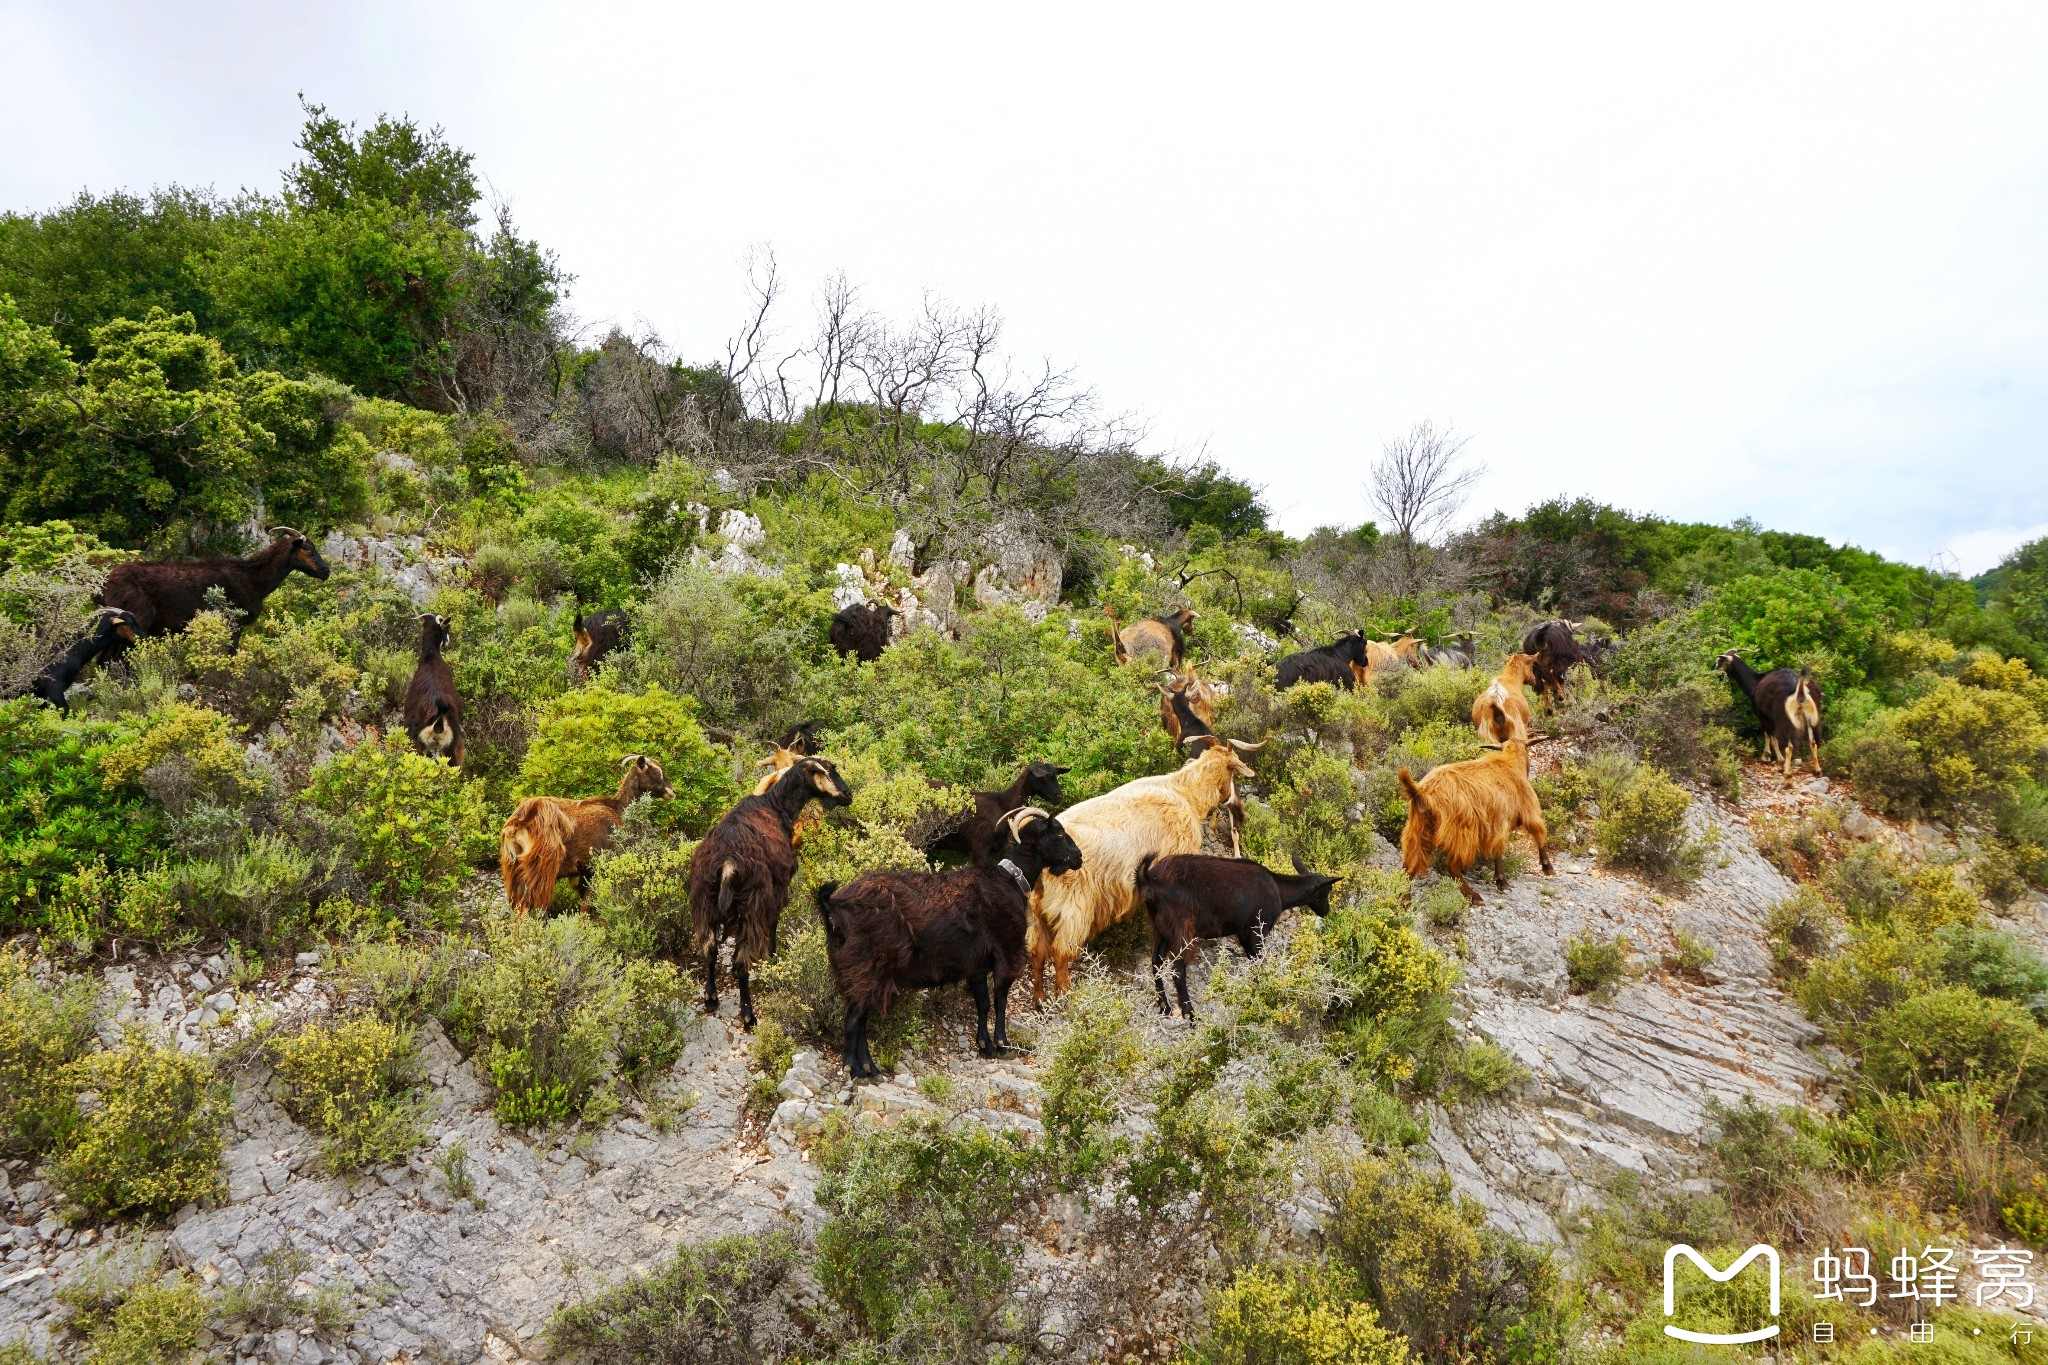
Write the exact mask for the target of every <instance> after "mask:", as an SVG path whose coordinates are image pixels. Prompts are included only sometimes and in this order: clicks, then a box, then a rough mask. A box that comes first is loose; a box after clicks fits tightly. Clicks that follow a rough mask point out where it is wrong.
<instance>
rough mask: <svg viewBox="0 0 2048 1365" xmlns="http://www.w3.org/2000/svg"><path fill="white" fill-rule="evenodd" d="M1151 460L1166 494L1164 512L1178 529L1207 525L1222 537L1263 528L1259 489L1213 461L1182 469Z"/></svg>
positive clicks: (1248, 532) (1265, 510)
mask: <svg viewBox="0 0 2048 1365" xmlns="http://www.w3.org/2000/svg"><path fill="white" fill-rule="evenodd" d="M1151 463H1152V464H1153V466H1154V468H1155V470H1156V471H1157V477H1158V478H1159V479H1160V482H1161V485H1162V487H1163V489H1164V491H1165V494H1166V514H1167V516H1168V517H1169V518H1171V519H1172V521H1173V524H1174V525H1175V526H1177V527H1179V528H1180V529H1181V530H1183V531H1187V530H1192V529H1193V528H1195V527H1197V526H1209V527H1214V528H1215V529H1216V530H1218V531H1220V532H1222V533H1223V534H1224V535H1225V536H1242V535H1250V534H1252V533H1253V532H1256V531H1263V530H1265V529H1266V518H1267V516H1268V515H1270V514H1269V512H1268V511H1267V509H1266V507H1265V506H1264V505H1263V504H1262V503H1261V502H1260V501H1259V490H1258V489H1257V488H1254V487H1253V486H1252V485H1250V484H1248V483H1246V482H1244V481H1243V480H1242V479H1235V478H1232V477H1231V476H1230V475H1228V474H1226V473H1224V472H1223V468H1222V466H1221V465H1219V464H1217V463H1216V462H1215V461H1214V460H1204V461H1202V462H1201V463H1199V464H1196V465H1192V466H1190V467H1188V468H1184V469H1174V468H1171V467H1169V466H1167V465H1165V464H1163V463H1161V462H1159V461H1152V462H1151Z"/></svg>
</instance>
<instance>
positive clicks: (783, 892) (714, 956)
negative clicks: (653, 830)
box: [689, 758, 853, 1029]
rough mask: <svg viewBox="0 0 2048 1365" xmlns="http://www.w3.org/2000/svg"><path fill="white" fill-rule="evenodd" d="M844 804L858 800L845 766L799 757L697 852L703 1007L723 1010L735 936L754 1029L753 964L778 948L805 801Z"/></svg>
mask: <svg viewBox="0 0 2048 1365" xmlns="http://www.w3.org/2000/svg"><path fill="white" fill-rule="evenodd" d="M813 800H815V801H818V802H820V803H821V804H823V805H827V806H843V805H845V804H847V803H848V802H849V801H851V800H853V793H852V792H850V791H848V790H847V787H846V783H845V782H844V781H842V780H841V779H840V776H839V770H838V769H837V768H835V767H833V766H832V765H831V764H830V763H829V762H827V761H826V760H824V759H822V758H805V759H800V760H798V761H797V762H796V763H795V764H794V765H792V766H791V767H790V768H789V769H788V770H787V771H786V772H784V773H783V774H782V775H781V776H780V777H778V778H776V779H775V782H774V785H772V786H771V787H769V788H768V790H767V791H766V792H763V793H762V794H761V795H759V796H747V797H742V798H741V799H740V803H739V804H738V805H737V806H734V807H733V808H732V809H731V810H729V811H727V812H726V813H725V817H724V818H723V819H721V820H720V821H719V822H718V823H717V824H715V825H713V826H712V827H711V832H710V833H708V834H706V835H705V836H704V837H703V839H701V840H700V841H698V844H697V847H696V849H695V850H694V851H693V852H692V853H691V854H690V878H689V888H690V933H691V941H692V943H693V944H694V946H695V948H696V951H698V952H700V953H702V954H704V1010H705V1012H706V1013H707V1014H716V1013H717V1012H718V945H719V944H721V943H723V942H724V941H725V940H726V939H727V938H730V939H732V941H733V945H732V976H733V980H734V981H736V982H737V983H738V984H739V988H740V1023H741V1025H742V1026H744V1027H746V1028H749V1029H751V1028H753V1027H754V997H753V990H752V987H751V986H750V984H749V983H748V980H747V967H748V965H749V964H750V963H753V962H758V961H760V960H761V959H762V958H764V957H766V956H768V955H769V954H770V953H772V952H774V951H775V941H776V926H777V925H778V924H779V923H780V922H781V919H782V907H783V905H784V904H785V903H787V902H788V900H789V879H790V878H791V877H792V876H794V875H795V874H796V846H795V844H794V843H792V842H791V835H792V834H793V833H794V832H795V830H796V821H797V817H798V816H799V815H801V814H803V809H804V806H805V805H806V803H808V802H810V801H813Z"/></svg>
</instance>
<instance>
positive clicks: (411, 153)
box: [285, 100, 477, 228]
mask: <svg viewBox="0 0 2048 1365" xmlns="http://www.w3.org/2000/svg"><path fill="white" fill-rule="evenodd" d="M299 107H300V108H302V109H304V110H305V112H306V123H305V127H304V128H303V129H301V130H300V133H299V140H298V143H297V146H298V148H299V150H300V151H302V152H304V153H305V154H306V159H305V160H304V161H301V162H299V163H298V164H297V165H295V166H293V167H292V168H291V169H290V170H289V171H287V172H285V194H286V197H287V198H288V199H289V200H290V201H291V203H292V204H293V205H294V206H295V207H298V208H300V209H303V210H307V211H310V212H315V213H340V212H346V211H347V210H349V209H352V208H356V207H359V206H361V205H364V204H367V203H378V204H390V205H395V206H398V207H403V208H411V209H413V210H414V211H415V212H416V213H420V214H425V215H427V216H430V217H435V218H441V219H444V220H446V221H448V222H450V223H453V224H454V225H455V226H457V227H459V228H468V227H472V226H474V225H475V223H476V213H475V205H476V201H477V188H476V176H475V175H474V174H473V173H472V172H471V170H470V164H471V162H472V161H473V160H474V159H475V158H474V157H472V156H471V154H470V153H468V152H465V151H463V150H462V149H461V148H460V147H455V146H451V145H450V144H449V142H448V139H447V137H446V135H445V134H443V132H442V131H441V129H440V127H439V126H438V125H437V126H435V127H433V128H429V129H427V130H426V131H424V132H422V131H421V130H420V127H419V125H418V124H416V123H414V122H413V121H412V119H411V118H410V117H406V116H401V117H399V118H396V119H394V118H392V117H391V116H390V115H388V114H380V115H378V116H377V121H376V122H375V123H374V124H372V125H371V126H370V127H369V128H367V129H365V130H364V131H363V132H361V133H358V132H357V131H356V125H355V124H353V123H343V122H342V121H341V120H340V119H338V118H336V117H335V116H334V115H332V114H330V113H328V112H327V108H326V106H325V105H320V104H308V103H306V102H305V101H304V100H301V101H300V106H299Z"/></svg>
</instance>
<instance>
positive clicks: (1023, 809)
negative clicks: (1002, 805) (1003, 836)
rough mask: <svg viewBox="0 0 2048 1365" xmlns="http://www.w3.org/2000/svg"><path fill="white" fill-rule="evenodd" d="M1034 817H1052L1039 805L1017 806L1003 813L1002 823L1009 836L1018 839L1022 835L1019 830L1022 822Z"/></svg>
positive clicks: (1021, 827)
mask: <svg viewBox="0 0 2048 1365" xmlns="http://www.w3.org/2000/svg"><path fill="white" fill-rule="evenodd" d="M1034 817H1035V818H1037V819H1040V820H1050V819H1052V817H1051V816H1050V815H1048V814H1046V813H1045V811H1044V810H1043V809H1042V808H1041V807H1038V806H1019V807H1017V809H1015V810H1013V811H1011V812H1010V813H1009V814H1008V815H1005V816H1004V817H1003V825H1004V827H1005V828H1007V829H1008V830H1009V831H1010V837H1011V838H1012V839H1019V838H1022V837H1023V835H1022V834H1021V833H1020V831H1021V830H1022V829H1023V827H1024V822H1025V821H1026V820H1030V819H1032V818H1034Z"/></svg>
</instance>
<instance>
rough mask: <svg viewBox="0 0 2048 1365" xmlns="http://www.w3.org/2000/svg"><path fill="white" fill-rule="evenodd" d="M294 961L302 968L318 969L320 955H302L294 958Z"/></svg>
mask: <svg viewBox="0 0 2048 1365" xmlns="http://www.w3.org/2000/svg"><path fill="white" fill-rule="evenodd" d="M292 961H293V962H295V963H297V964H298V965H299V966H301V967H317V966H319V965H320V954H318V953H300V954H299V955H298V956H297V957H295V958H293V959H292Z"/></svg>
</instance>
